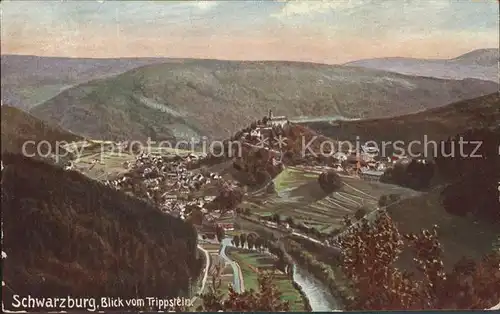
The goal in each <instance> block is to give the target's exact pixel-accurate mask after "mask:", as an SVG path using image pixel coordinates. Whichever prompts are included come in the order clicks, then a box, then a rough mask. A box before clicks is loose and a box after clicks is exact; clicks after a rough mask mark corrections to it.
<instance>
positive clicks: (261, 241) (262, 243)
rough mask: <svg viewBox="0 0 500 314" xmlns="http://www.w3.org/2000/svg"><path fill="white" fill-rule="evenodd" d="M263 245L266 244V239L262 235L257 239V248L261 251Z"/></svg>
mask: <svg viewBox="0 0 500 314" xmlns="http://www.w3.org/2000/svg"><path fill="white" fill-rule="evenodd" d="M263 245H264V240H263V239H262V238H261V237H257V238H256V239H255V248H256V249H257V250H259V251H261V250H262V246H263Z"/></svg>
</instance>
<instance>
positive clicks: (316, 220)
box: [243, 167, 418, 233]
mask: <svg viewBox="0 0 500 314" xmlns="http://www.w3.org/2000/svg"><path fill="white" fill-rule="evenodd" d="M318 175H319V174H318V173H317V172H315V171H309V170H304V169H298V168H293V167H288V168H287V169H285V170H284V171H283V172H282V173H281V174H280V175H278V176H277V177H276V178H275V179H274V186H275V191H276V193H275V194H267V195H266V194H265V192H261V193H256V194H254V195H252V196H251V197H249V198H248V199H247V200H246V201H245V203H244V204H243V207H244V208H249V209H250V210H251V212H252V213H253V214H255V215H258V216H269V215H272V214H274V213H278V214H280V215H281V217H282V218H283V219H286V218H287V217H292V218H293V219H294V220H295V221H296V222H303V223H304V224H306V225H307V226H309V227H315V228H316V229H318V230H319V231H321V232H324V233H329V232H331V231H332V230H333V229H335V228H339V227H341V226H342V222H343V217H344V216H345V215H346V214H347V215H349V216H353V215H354V213H355V212H356V211H357V210H358V209H360V208H365V209H366V211H367V212H370V211H372V210H375V209H376V208H377V204H378V199H379V198H380V196H382V195H385V194H391V193H397V194H402V195H403V196H404V197H409V196H415V195H418V193H417V192H415V191H412V190H409V189H405V188H401V187H397V186H393V185H388V184H383V183H379V182H368V181H363V180H359V179H354V178H347V177H344V178H343V182H344V186H343V187H342V188H341V189H340V191H337V192H333V193H325V192H324V191H323V190H322V189H321V187H320V186H319V184H318V182H317V178H318Z"/></svg>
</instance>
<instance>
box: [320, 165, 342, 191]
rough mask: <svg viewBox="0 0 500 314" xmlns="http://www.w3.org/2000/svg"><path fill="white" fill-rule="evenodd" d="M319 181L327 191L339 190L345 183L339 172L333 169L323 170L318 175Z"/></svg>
mask: <svg viewBox="0 0 500 314" xmlns="http://www.w3.org/2000/svg"><path fill="white" fill-rule="evenodd" d="M318 183H319V185H320V186H321V188H322V189H323V191H325V192H327V193H331V192H334V191H337V190H339V189H340V188H341V187H342V184H343V183H342V179H341V178H340V176H339V175H338V173H337V172H335V171H333V170H328V171H324V172H322V173H321V174H320V175H319V177H318Z"/></svg>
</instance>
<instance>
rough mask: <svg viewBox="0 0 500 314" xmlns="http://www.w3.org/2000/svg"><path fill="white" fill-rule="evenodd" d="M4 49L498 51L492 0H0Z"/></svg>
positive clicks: (349, 55)
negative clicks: (488, 49) (486, 49)
mask: <svg viewBox="0 0 500 314" xmlns="http://www.w3.org/2000/svg"><path fill="white" fill-rule="evenodd" d="M0 9H1V23H2V25H1V32H2V34H1V35H2V37H1V46H2V47H1V52H2V54H27V55H39V56H61V57H88V58H115V57H174V58H209V59H227V60H293V61H311V62H319V63H331V64H334V63H344V62H348V61H353V60H358V59H365V58H379V57H395V56H397V57H413V58H439V59H441V58H453V57H456V56H458V55H461V54H463V53H466V52H469V51H472V50H474V49H479V48H498V46H499V21H498V14H499V3H498V0H330V1H321V0H308V1H111V0H108V1H81V0H79V1H57V0H52V1H22V0H18V1H14V0H12V1H2V2H1V3H0Z"/></svg>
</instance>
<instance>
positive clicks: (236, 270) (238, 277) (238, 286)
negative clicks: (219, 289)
mask: <svg viewBox="0 0 500 314" xmlns="http://www.w3.org/2000/svg"><path fill="white" fill-rule="evenodd" d="M228 245H229V246H230V245H231V238H225V239H224V240H222V247H221V249H220V253H219V255H220V256H221V257H222V258H223V259H224V261H225V262H226V263H228V264H230V265H231V267H232V268H233V278H234V282H233V287H234V290H235V291H236V292H238V293H243V292H245V285H244V284H243V275H242V273H241V268H240V265H238V263H236V262H234V261H233V260H231V259H230V258H229V256H227V255H226V248H227V246H228Z"/></svg>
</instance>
